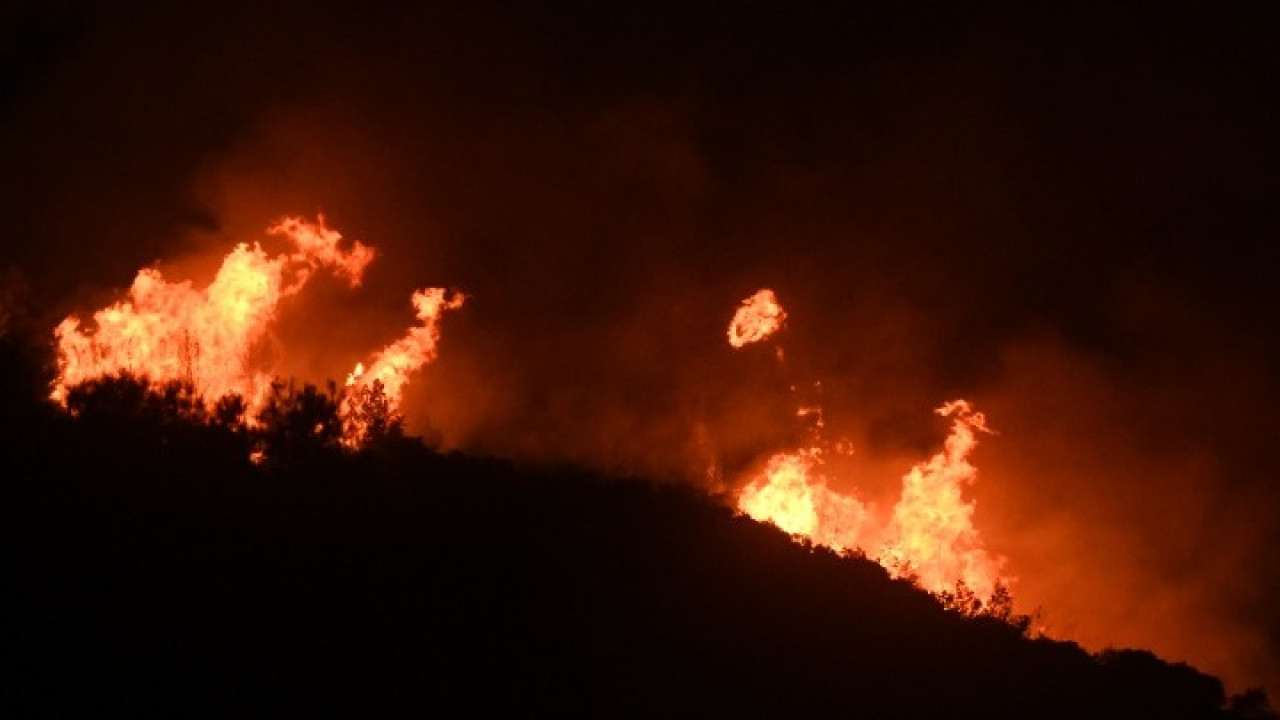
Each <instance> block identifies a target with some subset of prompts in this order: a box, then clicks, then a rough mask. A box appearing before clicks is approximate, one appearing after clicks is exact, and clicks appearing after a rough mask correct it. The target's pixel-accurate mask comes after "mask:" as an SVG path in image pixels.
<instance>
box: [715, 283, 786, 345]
mask: <svg viewBox="0 0 1280 720" xmlns="http://www.w3.org/2000/svg"><path fill="white" fill-rule="evenodd" d="M786 319H787V313H786V311H784V310H783V309H782V305H781V304H779V303H778V298H777V296H776V295H774V294H773V291H772V290H770V289H769V288H762V289H760V290H759V291H757V292H756V294H755V295H752V296H751V297H749V298H747V299H746V300H743V301H742V305H740V306H739V307H738V311H737V312H736V313H734V315H733V321H732V322H730V323H729V344H730V345H732V346H734V347H735V348H740V347H743V346H744V345H748V344H750V343H755V342H760V341H761V340H764V339H766V338H768V337H769V336H770V335H773V334H774V333H776V332H777V331H778V330H780V329H781V328H782V323H783V321H784V320H786Z"/></svg>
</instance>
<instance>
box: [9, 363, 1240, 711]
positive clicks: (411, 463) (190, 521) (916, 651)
mask: <svg viewBox="0 0 1280 720" xmlns="http://www.w3.org/2000/svg"><path fill="white" fill-rule="evenodd" d="M5 363H6V368H5V369H6V370H8V372H6V373H5V375H4V377H5V378H6V383H7V384H6V386H5V387H4V392H5V393H6V395H5V397H4V402H3V403H2V405H3V410H0V413H2V414H3V415H4V416H5V417H3V419H4V420H5V425H6V427H9V428H10V431H9V432H8V433H6V435H5V437H6V441H5V447H4V454H5V456H6V457H7V458H9V470H7V471H6V472H5V473H4V475H3V477H4V480H3V483H0V512H2V513H3V515H4V517H3V522H2V523H0V527H3V532H4V535H5V537H4V540H3V543H0V567H3V568H4V573H3V576H4V580H5V592H4V595H3V597H4V599H3V601H2V602H3V605H4V612H3V620H0V633H2V635H3V640H2V641H0V647H2V648H3V651H0V658H3V660H2V662H3V664H4V668H5V669H4V673H3V676H4V677H5V678H6V680H5V684H6V685H7V687H6V689H5V692H4V693H3V698H4V700H3V701H2V702H3V704H4V706H5V707H4V709H3V714H4V715H5V716H6V717H37V716H40V717H52V716H71V715H76V716H86V717H88V716H92V717H108V716H129V717H141V716H155V717H177V716H181V717H190V716H192V715H210V716H240V715H243V714H245V713H247V712H261V711H264V710H265V711H268V712H270V713H271V714H274V715H277V716H293V715H295V714H301V713H303V712H305V713H307V714H315V713H322V714H326V715H328V714H332V715H338V716H361V717H376V716H386V714H387V713H388V712H390V711H396V710H404V711H415V712H418V711H421V712H430V711H441V710H447V711H449V712H451V713H453V714H459V715H476V714H479V713H480V712H482V711H483V712H498V713H501V714H505V715H522V716H526V715H532V714H535V713H536V714H543V713H551V712H555V713H558V714H562V715H563V714H570V715H588V716H620V715H622V716H625V715H657V714H666V715H669V714H679V715H688V716H715V717H722V716H761V717H825V716H839V717H877V718H887V717H943V716H945V717H950V718H962V717H984V718H1002V717H1010V718H1013V717H1037V718H1082V717H1088V718H1107V717H1117V718H1119V717H1126V718H1129V717H1162V718H1184V717H1185V718H1209V717H1255V716H1261V715H1250V714H1249V712H1248V711H1249V707H1247V706H1250V704H1251V703H1252V707H1253V709H1255V710H1256V709H1258V708H1257V706H1258V705H1259V704H1260V703H1259V700H1260V698H1258V697H1256V696H1251V697H1248V698H1235V699H1234V700H1232V701H1231V702H1229V701H1228V700H1227V699H1226V698H1224V694H1223V690H1222V685H1221V683H1220V682H1219V681H1218V680H1217V679H1216V678H1213V677H1210V676H1207V675H1205V674H1202V673H1200V672H1198V671H1197V670H1195V669H1193V668H1190V667H1187V666H1185V665H1177V664H1169V663H1166V662H1164V661H1162V660H1160V659H1159V658H1157V657H1155V656H1153V655H1151V654H1150V653H1147V652H1145V651H1142V650H1122V651H1114V652H1109V653H1106V654H1103V655H1101V656H1092V655H1090V654H1088V653H1086V652H1084V651H1083V650H1081V649H1080V648H1079V647H1077V646H1076V645H1074V644H1071V643H1064V642H1057V641H1053V640H1049V639H1044V638H1041V639H1031V638H1028V637H1026V636H1025V635H1024V634H1023V633H1022V632H1020V630H1019V629H1018V628H1016V627H1014V626H1013V625H1011V624H1009V623H1006V622H1002V621H1000V620H996V619H992V618H970V619H966V618H963V617H961V616H959V615H957V614H955V613H953V612H948V611H945V610H943V609H942V608H941V607H940V606H939V605H938V603H937V602H936V601H935V600H934V599H933V598H932V597H931V596H929V595H927V594H925V593H923V592H920V591H918V590H917V589H915V588H914V587H912V586H911V585H909V584H908V583H906V582H904V581H897V580H891V579H890V578H889V577H888V576H887V575H886V573H885V571H884V570H883V569H882V568H881V567H880V566H878V565H876V564H875V563H872V562H870V561H866V560H863V559H860V558H853V557H845V558H842V557H837V556H836V555H834V554H831V553H829V552H826V551H822V550H815V549H812V548H807V547H804V546H801V545H799V544H796V543H795V542H793V541H791V540H790V539H789V538H787V537H786V536H785V535H784V534H783V533H781V532H779V531H778V530H776V529H774V528H772V527H770V526H766V525H762V524H759V523H756V522H754V521H751V520H749V519H746V518H743V517H740V516H736V515H735V514H734V513H733V512H731V511H730V510H729V509H728V508H727V507H726V506H725V505H724V504H722V503H719V502H717V501H716V500H715V499H714V498H710V497H707V496H705V495H703V494H701V493H700V492H699V491H696V490H694V489H690V488H685V487H678V486H671V485H659V484H654V483H649V482H645V481H642V480H638V479H620V478H605V477H599V476H596V475H592V474H589V473H586V472H582V471H577V470H574V469H571V468H523V467H517V466H514V465H512V464H509V463H506V462H503V461H500V460H495V459H486V458H477V457H466V456H462V455H458V454H440V453H436V452H434V451H432V450H431V449H429V448H428V447H427V446H425V445H424V444H422V443H421V442H418V441H417V440H414V439H396V438H391V439H388V440H387V441H386V442H383V443H381V444H380V445H379V446H377V447H375V448H374V449H371V450H367V451H365V452H362V453H359V454H352V453H349V452H344V451H341V450H338V449H336V448H333V447H324V446H321V445H319V444H315V445H314V446H311V445H308V444H307V442H306V441H300V442H298V443H296V444H295V445H294V446H293V448H292V450H290V451H288V452H284V451H281V452H278V453H277V454H276V455H275V456H274V457H273V459H272V460H270V461H268V462H267V463H265V464H263V465H262V466H257V465H254V464H252V463H251V462H249V460H248V458H247V454H246V453H244V452H243V450H244V446H243V439H242V438H240V437H238V436H237V435H236V434H235V432H233V431H232V430H230V429H227V428H220V427H209V426H200V425H196V424H190V423H187V422H185V421H182V420H180V419H175V418H174V417H172V416H171V415H170V414H166V411H165V410H164V408H165V407H172V406H165V405H164V404H163V403H153V402H150V401H148V400H146V398H144V397H142V396H138V395H134V396H130V395H128V393H123V394H120V393H118V394H116V395H108V396H107V397H105V398H99V400H100V401H99V402H98V403H97V404H93V405H86V406H85V407H86V408H92V409H91V410H86V411H84V412H82V413H81V416H80V417H79V418H78V419H73V418H71V417H69V416H67V415H66V414H64V413H62V412H61V411H59V410H57V409H55V408H53V407H51V406H48V405H45V404H43V403H41V402H39V401H38V400H36V399H35V398H34V397H33V395H34V394H33V393H32V392H31V388H32V387H38V385H34V386H33V385H32V384H30V383H31V381H32V380H33V379H35V378H38V376H39V374H38V373H35V372H32V371H30V370H29V369H28V371H27V372H25V373H24V372H23V371H22V367H21V363H20V362H19V359H18V353H17V351H16V350H15V349H14V348H12V347H7V348H6V356H5ZM117 389H118V388H117ZM1228 708H1231V709H1228Z"/></svg>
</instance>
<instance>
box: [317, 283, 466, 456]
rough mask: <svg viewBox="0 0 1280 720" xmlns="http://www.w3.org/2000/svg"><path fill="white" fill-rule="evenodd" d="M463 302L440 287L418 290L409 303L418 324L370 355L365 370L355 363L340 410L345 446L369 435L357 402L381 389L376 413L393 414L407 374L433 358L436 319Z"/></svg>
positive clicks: (437, 335) (437, 339)
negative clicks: (382, 402) (380, 404)
mask: <svg viewBox="0 0 1280 720" xmlns="http://www.w3.org/2000/svg"><path fill="white" fill-rule="evenodd" d="M465 299H466V297H465V296H464V295H463V294H462V293H458V292H455V293H452V294H450V293H448V292H446V291H445V290H444V288H424V289H422V290H418V291H417V292H415V293H414V294H413V298H412V300H413V307H414V309H415V310H416V311H417V315H418V321H419V322H420V323H421V324H420V325H417V326H415V327H412V328H409V330H408V332H406V333H405V335H404V337H401V338H400V339H399V340H397V341H395V342H393V343H391V344H390V345H388V346H387V347H385V348H383V349H382V350H381V351H379V352H378V353H377V354H376V355H374V357H373V359H372V360H371V361H370V362H369V366H368V367H367V368H366V367H365V365H364V363H356V367H355V369H354V370H353V371H352V372H351V374H350V375H348V376H347V388H348V392H347V394H346V397H345V398H343V403H342V408H341V413H342V416H343V424H344V433H343V435H344V441H345V442H346V443H347V444H348V445H360V444H362V443H363V441H364V440H365V439H366V438H367V437H368V436H369V434H370V431H371V428H370V418H369V417H368V414H367V413H366V412H364V411H365V410H366V409H367V408H363V407H361V403H362V402H367V401H368V399H369V396H370V393H371V392H372V391H373V390H374V389H375V388H378V389H381V391H382V393H384V397H385V408H379V410H380V411H381V412H382V413H383V414H384V415H385V414H389V413H390V414H394V413H395V412H396V410H397V409H398V408H399V407H400V401H401V399H402V397H403V395H404V386H405V383H407V382H408V381H409V375H410V374H411V373H413V372H415V371H417V370H418V369H419V368H421V367H422V366H424V365H426V364H428V363H430V362H431V361H433V360H435V358H436V352H437V351H436V345H437V344H438V343H439V342H440V316H441V315H443V314H444V312H445V311H446V310H455V309H457V308H460V307H462V303H463V301H464V300H465Z"/></svg>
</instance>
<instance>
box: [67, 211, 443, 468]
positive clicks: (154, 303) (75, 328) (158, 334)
mask: <svg viewBox="0 0 1280 720" xmlns="http://www.w3.org/2000/svg"><path fill="white" fill-rule="evenodd" d="M267 233H268V234H269V235H275V236H282V237H283V238H285V239H286V240H288V241H289V244H290V250H288V251H286V252H283V253H281V254H279V255H275V256H271V255H268V254H267V253H266V252H265V251H264V250H263V249H262V248H261V246H260V245H259V244H258V243H253V244H248V243H240V244H238V245H236V246H235V247H234V248H233V249H232V250H231V251H230V252H229V253H227V255H226V256H225V257H224V258H223V260H222V263H221V266H220V267H219V268H218V271H217V274H216V275H215V277H214V278H213V280H212V281H211V282H210V283H209V284H208V286H206V287H204V288H199V287H196V286H195V285H193V283H192V282H191V281H189V280H184V281H179V282H173V281H169V280H167V279H166V278H165V277H164V276H163V274H162V273H161V272H160V270H159V269H157V268H145V269H143V270H141V271H139V272H138V274H137V276H136V277H135V278H134V281H133V284H132V286H131V287H130V288H129V290H128V292H127V293H126V294H125V298H124V299H122V300H120V301H119V302H116V303H114V304H112V305H110V306H108V307H106V308H103V309H101V310H98V311H97V312H95V313H94V314H93V323H92V326H91V328H86V327H84V326H83V325H82V321H81V319H80V318H79V317H77V316H75V315H71V316H68V317H67V318H66V319H64V320H63V321H62V322H61V323H60V324H59V325H58V326H57V328H56V329H55V330H54V339H55V342H56V345H57V365H58V375H57V377H56V378H55V380H54V383H53V386H52V390H51V392H50V397H51V398H52V399H53V400H54V401H56V402H58V403H59V404H62V405H63V406H65V405H66V399H67V393H68V391H69V390H70V389H71V388H72V387H74V386H76V385H78V384H80V383H83V382H86V381H88V380H93V379H95V378H100V377H104V376H110V375H116V374H120V373H129V374H132V375H136V376H140V377H145V378H146V379H147V380H148V381H149V382H151V383H152V384H153V385H154V386H160V385H163V384H165V383H169V382H172V381H179V382H184V383H189V384H190V385H191V386H192V387H193V388H194V389H195V391H196V393H197V394H198V396H199V397H200V398H201V399H202V402H203V403H205V408H206V410H208V409H209V408H211V407H212V406H213V404H214V403H216V402H217V400H219V399H220V398H223V397H226V396H230V395H238V396H240V397H241V398H243V400H244V402H245V408H246V413H245V419H246V421H248V422H251V423H252V422H253V421H254V419H255V418H256V416H257V415H258V413H259V411H261V409H262V407H263V405H264V403H265V401H266V398H267V396H268V394H269V392H270V391H271V382H272V380H273V379H274V378H273V377H272V375H271V374H270V370H271V368H265V367H251V362H250V358H251V357H252V355H253V352H254V350H255V348H257V347H258V346H259V344H260V343H261V342H262V341H263V340H264V339H266V338H267V337H268V334H269V333H270V331H271V327H272V323H273V321H274V320H275V318H276V314H277V310H278V307H279V303H280V301H281V300H283V299H284V298H287V297H290V296H293V295H296V294H297V293H299V292H300V291H301V290H302V289H303V287H304V286H305V285H306V283H307V281H308V280H309V279H310V278H311V277H312V276H313V275H314V274H315V272H316V271H318V270H328V271H330V272H331V273H333V274H334V275H335V276H337V277H339V278H340V279H342V280H345V281H346V282H347V284H348V285H350V286H351V287H357V286H359V285H360V283H361V281H362V279H363V275H364V270H365V268H366V267H367V266H368V264H369V263H370V262H371V261H372V260H373V258H374V251H373V249H372V248H370V247H368V246H366V245H363V244H362V243H359V242H354V243H350V244H349V247H347V248H345V249H344V247H343V245H347V243H344V242H343V238H342V235H341V234H340V233H339V232H337V231H336V230H333V229H331V228H329V227H327V226H326V225H325V223H324V218H323V217H320V218H318V219H317V221H316V222H314V223H313V222H310V221H307V220H304V219H302V218H296V217H290V218H285V219H283V220H281V221H280V222H278V223H276V224H275V225H272V226H271V227H269V228H268V229H267ZM462 300H463V296H462V295H461V294H458V293H454V294H452V295H449V294H448V293H446V291H445V290H443V289H441V288H427V289H423V290H419V291H417V292H416V293H414V295H413V304H414V307H415V308H416V310H417V315H418V319H419V321H420V323H421V324H420V325H419V326H417V327H413V328H411V329H410V330H409V331H408V332H407V333H406V335H405V336H404V337H402V338H401V339H400V340H398V341H396V342H394V343H392V344H391V345H389V346H388V347H386V348H385V349H383V350H382V351H381V352H379V353H377V354H376V355H375V356H374V357H373V359H372V360H371V361H370V363H369V370H368V371H367V372H366V371H365V370H364V365H363V364H362V365H358V366H357V371H356V372H354V373H352V375H351V376H350V377H349V378H348V383H347V384H348V388H351V387H352V386H354V387H355V388H356V389H365V388H368V387H372V386H373V384H374V382H375V381H377V382H378V383H380V387H381V389H382V391H383V392H384V393H385V397H386V402H387V403H388V405H389V407H388V409H389V410H390V411H392V412H394V411H395V409H396V408H397V407H398V406H399V402H400V398H401V395H402V394H403V390H404V384H405V383H406V382H407V377H408V374H409V373H411V372H413V371H415V370H417V369H419V368H421V367H422V366H423V365H425V364H427V363H429V362H431V361H432V360H433V359H435V356H436V345H437V343H438V342H439V338H440V331H439V327H438V323H439V316H440V315H441V314H442V313H443V312H444V311H445V310H450V309H454V308H457V307H459V306H460V305H461V304H462ZM350 394H351V393H348V396H349V395H350ZM352 407H353V406H352V404H351V403H350V402H349V400H348V398H345V397H344V400H343V406H342V408H341V410H342V411H343V412H344V415H343V420H344V427H349V429H350V433H351V434H349V435H347V436H346V437H345V438H344V440H345V441H346V443H347V444H348V445H350V446H357V445H359V444H360V442H361V440H362V439H363V438H364V437H366V435H367V432H368V427H367V426H366V425H363V424H360V423H358V422H356V421H355V419H354V418H353V416H352V412H351V410H352ZM366 409H367V408H366Z"/></svg>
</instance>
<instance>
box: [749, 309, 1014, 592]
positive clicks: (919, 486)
mask: <svg viewBox="0 0 1280 720" xmlns="http://www.w3.org/2000/svg"><path fill="white" fill-rule="evenodd" d="M785 317H786V313H785V312H783V310H782V306H781V305H779V304H778V299H777V297H776V296H774V294H773V292H772V291H771V290H768V289H764V290H761V291H760V292H758V293H756V294H755V295H754V296H752V297H751V298H749V299H747V300H745V301H744V302H743V304H742V306H741V307H739V308H738V312H737V314H736V315H735V316H734V319H733V323H732V324H731V325H730V326H729V343H730V344H731V345H733V346H734V347H742V346H743V345H745V344H747V343H749V342H756V341H759V340H762V339H764V338H767V337H769V336H770V335H771V334H773V333H774V332H776V331H777V330H778V329H779V328H780V327H781V325H782V321H783V319H784V318H785ZM937 413H938V414H939V415H942V416H944V417H951V418H952V424H951V433H950V435H949V436H948V437H947V440H946V443H945V449H944V450H943V452H940V453H938V454H936V455H934V456H933V457H932V458H930V459H929V460H928V461H925V462H921V463H918V464H917V465H916V466H915V467H913V468H911V469H910V470H909V471H908V472H907V474H906V475H904V476H903V477H902V492H901V495H900V497H899V499H898V501H897V503H896V504H895V505H894V507H893V510H892V512H891V513H890V515H889V516H888V517H887V518H884V519H879V518H877V516H876V514H875V512H874V508H870V507H868V506H867V505H865V504H864V503H863V502H862V501H861V500H859V499H858V498H857V497H854V496H852V495H847V494H841V493H839V492H836V491H834V490H832V489H831V487H830V484H829V482H828V478H827V477H826V476H825V475H824V474H823V472H822V466H823V458H822V453H823V448H824V447H826V444H825V443H824V441H823V440H822V438H821V436H820V433H821V432H822V430H823V427H824V425H825V419H824V417H823V412H822V407H821V406H817V405H805V406H801V407H800V408H798V409H797V410H796V417H798V418H799V419H801V420H803V421H805V422H806V423H807V424H808V426H809V430H810V434H811V438H810V441H809V443H808V445H807V447H803V448H800V449H797V450H792V451H787V452H780V453H777V454H775V455H773V456H772V457H770V458H769V460H768V461H767V462H766V463H765V465H764V468H763V469H761V470H760V471H759V472H757V473H755V475H754V477H752V478H751V479H750V480H749V481H748V482H747V484H746V485H744V486H743V487H742V488H741V490H739V491H738V496H737V506H738V510H739V511H740V512H742V513H743V514H745V515H747V516H749V517H751V518H754V519H756V520H760V521H762V522H770V523H773V524H774V525H777V526H778V527H779V528H781V529H782V530H784V531H786V532H788V533H790V534H792V535H795V536H802V537H804V538H805V539H807V540H808V541H810V542H813V543H815V544H818V545H824V546H826V547H830V548H832V549H834V550H837V551H852V552H860V553H862V554H864V555H866V556H868V557H871V558H874V559H875V560H877V561H878V562H879V563H880V564H881V565H883V566H884V567H885V568H886V569H887V570H889V572H890V574H892V575H893V576H895V577H909V578H911V579H913V580H914V581H915V582H916V583H917V584H918V585H919V586H920V587H922V588H924V589H925V590H928V591H929V592H932V593H935V594H939V595H942V594H946V593H955V592H957V591H958V590H959V587H960V586H963V587H964V588H965V589H966V590H968V591H969V592H972V593H973V596H974V597H976V598H977V599H978V600H981V601H983V602H984V603H985V602H987V601H989V600H990V599H991V597H992V595H993V594H994V593H995V592H996V589H997V588H998V587H999V586H1000V585H1007V584H1008V580H1007V578H1004V577H1003V576H1002V575H1001V565H1002V561H1001V560H1000V559H999V558H997V557H995V556H993V555H991V554H990V553H988V552H987V551H986V550H985V549H984V548H983V547H982V541H981V538H980V536H979V534H978V530H977V528H976V527H974V524H973V511H974V503H973V501H972V500H967V499H965V498H964V497H963V494H962V489H963V488H964V486H966V485H969V484H971V483H972V482H973V481H974V480H975V478H976V477H977V469H976V468H974V466H973V465H971V464H970V463H969V459H968V458H969V453H970V452H971V451H972V450H973V448H974V446H975V445H976V444H977V433H980V432H990V430H988V428H987V424H986V418H985V417H984V416H983V415H982V413H980V412H977V411H975V410H974V409H973V408H972V407H971V406H970V405H969V403H968V402H966V401H965V400H954V401H952V402H949V403H946V404H945V405H943V406H942V407H940V408H938V409H937ZM834 448H835V450H836V451H837V452H840V453H842V454H850V453H852V452H853V449H852V447H851V446H850V444H849V443H848V441H847V440H839V441H838V442H836V443H835V445H834Z"/></svg>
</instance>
